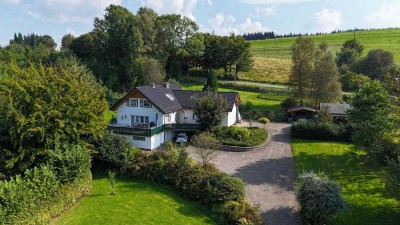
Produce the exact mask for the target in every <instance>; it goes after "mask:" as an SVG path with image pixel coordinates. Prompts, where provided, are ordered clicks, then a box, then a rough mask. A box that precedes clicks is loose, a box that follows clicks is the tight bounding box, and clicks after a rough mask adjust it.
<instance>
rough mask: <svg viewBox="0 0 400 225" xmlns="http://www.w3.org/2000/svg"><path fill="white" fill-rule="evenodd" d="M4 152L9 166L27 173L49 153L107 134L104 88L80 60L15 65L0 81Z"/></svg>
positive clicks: (0, 130) (0, 139)
mask: <svg viewBox="0 0 400 225" xmlns="http://www.w3.org/2000/svg"><path fill="white" fill-rule="evenodd" d="M0 102H1V104H0V113H1V114H2V115H3V116H2V117H1V118H0V145H1V146H2V148H1V149H0V151H1V154H2V155H3V156H6V157H5V162H2V163H5V164H6V165H7V167H8V168H13V167H15V166H17V168H18V169H21V170H23V169H26V168H28V167H29V165H31V164H34V163H35V162H37V160H36V157H38V156H40V155H43V154H44V152H45V151H46V149H54V148H55V147H57V146H59V145H60V144H61V143H71V144H75V143H82V142H84V143H87V142H88V141H89V140H90V139H92V138H98V137H100V136H102V133H103V131H104V129H105V125H106V124H105V123H104V113H105V111H106V109H107V108H108V104H107V102H106V100H105V94H104V90H103V88H102V87H101V86H100V85H99V84H98V83H97V82H96V79H95V78H94V77H93V75H92V74H91V73H90V72H89V71H88V69H87V68H85V67H84V66H80V65H79V64H78V63H77V62H76V61H75V60H72V61H71V60H60V61H59V62H58V63H57V64H56V65H54V66H53V67H47V66H44V65H38V66H35V65H30V66H28V67H26V68H19V67H18V66H16V65H14V66H13V67H12V68H11V69H10V70H9V75H5V76H3V77H1V78H0Z"/></svg>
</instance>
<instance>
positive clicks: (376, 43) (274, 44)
mask: <svg viewBox="0 0 400 225" xmlns="http://www.w3.org/2000/svg"><path fill="white" fill-rule="evenodd" d="M353 35H354V33H353V32H343V33H335V34H324V35H313V36H310V37H311V38H312V39H313V40H314V41H315V43H316V44H317V45H318V44H320V43H321V42H323V41H325V42H326V43H327V44H328V46H329V50H331V51H332V52H334V53H335V52H337V51H339V50H340V47H341V45H342V44H343V43H344V42H345V41H347V40H350V39H353V37H354V36H353ZM296 38H297V37H289V38H278V39H276V40H275V39H269V40H258V41H251V52H252V54H253V55H254V56H258V57H265V58H268V57H269V58H277V59H289V60H290V59H291V50H290V48H291V46H292V45H293V43H294V42H295V40H296ZM356 39H357V40H358V41H360V42H361V44H363V45H364V46H365V49H364V52H363V56H366V55H367V53H368V51H369V50H371V49H377V48H381V49H383V50H386V51H390V52H393V54H394V56H395V61H396V62H399V61H400V45H399V44H398V43H399V42H400V29H398V28H395V29H380V30H365V31H356Z"/></svg>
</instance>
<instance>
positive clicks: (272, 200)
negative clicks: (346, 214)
mask: <svg viewBox="0 0 400 225" xmlns="http://www.w3.org/2000/svg"><path fill="white" fill-rule="evenodd" d="M243 123H244V124H242V125H246V123H245V122H243ZM253 125H257V126H260V127H262V125H261V124H258V123H255V124H253ZM266 129H267V130H268V132H269V134H270V135H271V140H270V142H269V143H268V144H266V145H264V146H261V147H260V148H258V149H255V150H252V151H248V152H223V151H221V152H218V154H217V156H216V157H215V158H214V159H213V160H212V162H213V163H214V164H215V165H216V167H217V168H218V169H220V170H221V171H223V172H225V173H227V174H229V175H231V176H234V177H239V178H241V179H242V180H243V181H244V182H245V189H246V196H247V197H248V198H249V199H250V201H251V202H252V203H253V204H255V205H259V207H260V211H261V215H262V217H263V218H264V220H265V222H266V223H267V225H300V224H301V219H300V215H299V207H298V203H297V201H296V195H295V179H296V177H295V175H296V173H295V168H294V160H293V154H292V150H291V147H290V137H289V133H290V124H286V123H269V124H268V125H267V126H266ZM187 151H188V153H189V155H190V156H191V157H192V158H193V159H195V160H198V161H199V160H200V158H199V156H198V155H197V154H195V152H194V149H193V148H192V147H188V148H187Z"/></svg>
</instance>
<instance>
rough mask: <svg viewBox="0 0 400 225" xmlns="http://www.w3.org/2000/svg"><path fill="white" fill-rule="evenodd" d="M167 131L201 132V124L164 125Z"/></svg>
mask: <svg viewBox="0 0 400 225" xmlns="http://www.w3.org/2000/svg"><path fill="white" fill-rule="evenodd" d="M164 129H165V130H178V131H198V130H200V124H194V123H173V124H164Z"/></svg>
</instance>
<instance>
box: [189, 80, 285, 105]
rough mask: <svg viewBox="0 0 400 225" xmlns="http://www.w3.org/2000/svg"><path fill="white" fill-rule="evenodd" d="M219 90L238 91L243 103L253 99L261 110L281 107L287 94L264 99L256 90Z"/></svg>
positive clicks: (199, 87)
mask: <svg viewBox="0 0 400 225" xmlns="http://www.w3.org/2000/svg"><path fill="white" fill-rule="evenodd" d="M182 88H183V89H185V90H202V89H203V85H182ZM218 91H226V92H229V91H236V92H239V95H240V101H241V102H242V104H244V103H245V102H247V101H251V102H252V103H253V105H254V109H256V110H260V111H267V110H271V111H276V110H279V109H280V103H281V101H282V100H281V99H284V98H285V97H286V96H283V97H282V96H279V97H277V96H272V97H271V98H268V99H262V98H258V96H259V95H260V94H259V93H256V92H248V91H237V90H233V89H227V88H218Z"/></svg>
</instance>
